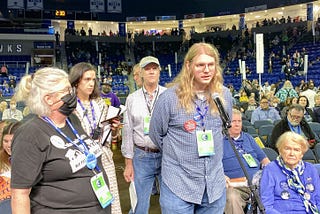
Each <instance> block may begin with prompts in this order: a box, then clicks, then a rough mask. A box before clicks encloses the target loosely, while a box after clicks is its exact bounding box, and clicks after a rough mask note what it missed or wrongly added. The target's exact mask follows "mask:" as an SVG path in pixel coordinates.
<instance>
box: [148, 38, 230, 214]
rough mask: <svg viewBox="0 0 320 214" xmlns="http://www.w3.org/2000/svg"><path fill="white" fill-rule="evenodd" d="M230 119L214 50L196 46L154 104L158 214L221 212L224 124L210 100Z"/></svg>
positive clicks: (227, 97)
mask: <svg viewBox="0 0 320 214" xmlns="http://www.w3.org/2000/svg"><path fill="white" fill-rule="evenodd" d="M216 97H219V98H220V99H221V101H222V103H223V105H224V107H225V109H226V110H227V111H226V112H227V113H228V114H229V115H230V116H231V111H232V98H231V94H230V92H229V90H228V88H226V87H224V86H223V78H222V69H221V67H220V59H219V52H218V50H217V49H216V48H215V47H214V46H213V45H210V44H207V43H196V44H194V45H192V46H191V47H190V49H189V51H188V52H187V54H186V56H185V59H184V63H183V66H182V70H181V71H180V73H179V75H178V76H177V77H176V78H175V80H174V81H173V83H171V84H169V85H168V89H167V90H166V91H164V92H163V93H162V94H161V95H160V96H159V99H158V101H157V103H156V105H155V108H154V112H153V115H152V118H151V122H150V138H151V140H152V141H153V142H154V143H155V144H156V145H157V146H158V147H159V148H160V150H161V151H162V165H161V175H162V182H161V185H160V205H161V211H162V213H163V214H175V213H176V214H178V213H184V214H194V213H202V214H203V213H204V214H209V213H221V214H222V213H223V210H224V206H225V200H226V188H225V176H224V172H223V167H222V153H223V151H222V150H223V145H222V144H223V135H222V126H223V121H222V119H221V118H220V116H219V113H218V109H217V106H216V105H215V102H214V98H216Z"/></svg>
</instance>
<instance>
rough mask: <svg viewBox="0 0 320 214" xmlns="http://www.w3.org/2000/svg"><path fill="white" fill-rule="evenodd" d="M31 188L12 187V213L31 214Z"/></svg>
mask: <svg viewBox="0 0 320 214" xmlns="http://www.w3.org/2000/svg"><path fill="white" fill-rule="evenodd" d="M30 192H31V188H29V189H14V188H13V189H11V207H12V214H21V213H23V214H30V198H29V195H30Z"/></svg>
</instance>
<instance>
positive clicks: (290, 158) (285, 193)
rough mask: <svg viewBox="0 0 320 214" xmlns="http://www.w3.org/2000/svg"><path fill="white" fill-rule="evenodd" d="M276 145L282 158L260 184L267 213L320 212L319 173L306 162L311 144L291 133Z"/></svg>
mask: <svg viewBox="0 0 320 214" xmlns="http://www.w3.org/2000/svg"><path fill="white" fill-rule="evenodd" d="M276 146H277V149H278V150H279V154H280V155H279V156H278V157H277V159H276V160H274V161H273V162H271V163H270V164H268V165H267V166H266V167H265V168H264V169H263V172H262V177H261V181H260V195H261V201H262V203H263V205H264V207H265V211H266V214H280V213H281V214H289V213H295V214H311V213H312V214H314V213H319V208H320V197H319V196H320V180H319V174H318V171H317V169H316V168H315V166H314V165H313V164H312V163H308V162H304V161H303V160H302V157H303V155H304V154H305V152H306V151H307V150H308V149H309V145H308V142H307V141H306V139H305V138H304V137H303V136H301V135H299V134H297V133H295V132H290V131H289V132H285V133H284V134H282V135H281V136H280V138H279V139H278V141H277V144H276Z"/></svg>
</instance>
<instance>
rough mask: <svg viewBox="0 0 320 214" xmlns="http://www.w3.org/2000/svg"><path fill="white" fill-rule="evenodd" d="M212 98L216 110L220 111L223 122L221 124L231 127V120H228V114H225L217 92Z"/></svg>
mask: <svg viewBox="0 0 320 214" xmlns="http://www.w3.org/2000/svg"><path fill="white" fill-rule="evenodd" d="M213 100H214V102H215V104H216V106H217V108H218V111H219V113H220V118H221V120H222V122H223V126H224V127H225V128H226V129H228V128H230V127H231V121H230V118H229V115H228V114H227V112H226V111H225V109H224V107H223V105H222V102H221V100H220V98H219V96H218V94H216V93H215V94H214V95H213Z"/></svg>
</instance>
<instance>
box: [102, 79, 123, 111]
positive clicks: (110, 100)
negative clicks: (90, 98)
mask: <svg viewBox="0 0 320 214" xmlns="http://www.w3.org/2000/svg"><path fill="white" fill-rule="evenodd" d="M101 85H102V87H101V98H102V99H103V100H104V101H105V102H106V104H107V105H108V106H110V105H111V106H114V107H117V108H118V107H119V106H120V104H121V102H120V99H119V98H118V96H117V95H116V94H115V93H113V92H112V90H111V89H112V88H111V86H112V84H111V82H108V81H107V82H105V83H101Z"/></svg>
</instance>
